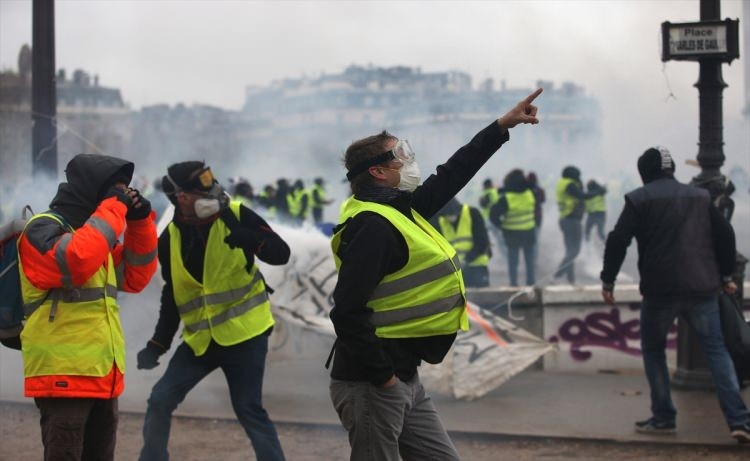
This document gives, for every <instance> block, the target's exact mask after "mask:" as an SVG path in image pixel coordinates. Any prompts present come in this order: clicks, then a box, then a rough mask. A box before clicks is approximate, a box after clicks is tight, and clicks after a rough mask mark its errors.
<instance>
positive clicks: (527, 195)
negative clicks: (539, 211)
mask: <svg viewBox="0 0 750 461" xmlns="http://www.w3.org/2000/svg"><path fill="white" fill-rule="evenodd" d="M504 197H505V200H506V201H507V202H508V211H507V212H506V213H505V217H504V218H503V222H502V228H503V229H506V230H516V231H521V230H531V229H533V228H534V227H536V223H535V221H534V207H535V206H536V198H535V197H534V192H532V191H531V189H526V190H525V191H523V192H506V193H505V194H504Z"/></svg>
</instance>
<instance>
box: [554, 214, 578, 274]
mask: <svg viewBox="0 0 750 461" xmlns="http://www.w3.org/2000/svg"><path fill="white" fill-rule="evenodd" d="M559 223H560V230H561V231H562V234H563V242H564V243H565V256H564V257H563V260H562V261H560V265H559V266H558V268H557V272H555V277H562V276H563V275H565V277H566V278H567V279H568V282H569V283H575V281H576V268H575V262H574V261H575V259H576V257H577V256H578V253H579V252H580V251H581V237H582V235H581V230H582V229H581V220H580V219H576V218H562V219H560V221H559Z"/></svg>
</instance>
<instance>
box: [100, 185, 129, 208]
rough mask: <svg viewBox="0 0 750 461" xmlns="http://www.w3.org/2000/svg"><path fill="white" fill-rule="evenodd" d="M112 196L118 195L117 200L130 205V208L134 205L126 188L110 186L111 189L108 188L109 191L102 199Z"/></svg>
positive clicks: (127, 205)
mask: <svg viewBox="0 0 750 461" xmlns="http://www.w3.org/2000/svg"><path fill="white" fill-rule="evenodd" d="M110 197H116V198H117V200H119V201H120V202H121V203H123V204H125V206H126V207H128V210H130V207H131V206H132V205H133V199H132V198H130V195H128V192H127V190H125V189H120V188H119V187H110V188H109V189H107V193H106V194H104V198H103V199H102V200H106V199H108V198H110Z"/></svg>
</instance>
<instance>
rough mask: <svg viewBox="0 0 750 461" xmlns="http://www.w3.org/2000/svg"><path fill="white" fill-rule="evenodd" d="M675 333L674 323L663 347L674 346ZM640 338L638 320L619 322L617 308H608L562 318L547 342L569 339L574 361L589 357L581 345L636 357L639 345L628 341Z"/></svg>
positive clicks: (639, 353)
mask: <svg viewBox="0 0 750 461" xmlns="http://www.w3.org/2000/svg"><path fill="white" fill-rule="evenodd" d="M676 332H677V327H676V325H672V327H671V328H670V330H669V335H670V336H671V337H669V338H667V348H668V349H673V348H675V347H676V343H677V340H676V338H675V337H674V335H675V334H676ZM640 339H641V322H640V320H639V319H632V320H628V321H627V322H623V321H622V320H621V319H620V310H619V309H618V308H612V310H610V311H609V312H594V313H591V314H589V315H587V316H586V317H584V318H583V319H579V318H572V319H569V320H566V321H565V322H564V323H563V324H562V325H560V328H559V329H558V330H557V336H552V337H550V338H549V341H550V342H569V343H570V356H571V357H572V358H573V359H574V360H578V361H585V360H589V359H590V358H591V356H592V352H591V351H589V350H583V349H584V348H592V347H603V348H608V349H614V350H616V351H619V352H622V353H624V354H628V355H633V356H640V355H641V349H640V347H632V346H630V345H628V340H631V341H637V340H640Z"/></svg>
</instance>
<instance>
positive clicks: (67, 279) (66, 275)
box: [55, 234, 73, 287]
mask: <svg viewBox="0 0 750 461" xmlns="http://www.w3.org/2000/svg"><path fill="white" fill-rule="evenodd" d="M72 238H73V234H65V235H63V236H62V237H61V238H60V242H59V243H58V244H57V248H56V249H55V261H56V262H57V268H58V269H60V275H62V285H63V286H64V287H72V286H73V276H72V275H71V274H70V268H69V267H68V259H67V258H66V257H65V250H66V249H67V248H68V245H69V244H70V240H71V239H72Z"/></svg>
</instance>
